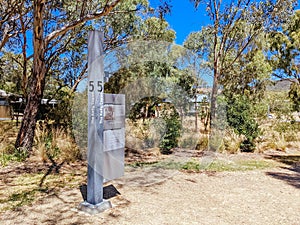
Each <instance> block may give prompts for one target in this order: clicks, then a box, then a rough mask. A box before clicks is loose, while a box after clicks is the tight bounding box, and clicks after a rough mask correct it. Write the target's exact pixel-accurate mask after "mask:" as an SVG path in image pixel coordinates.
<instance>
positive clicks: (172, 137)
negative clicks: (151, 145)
mask: <svg viewBox="0 0 300 225" xmlns="http://www.w3.org/2000/svg"><path fill="white" fill-rule="evenodd" d="M161 115H162V119H163V120H164V121H165V123H166V128H165V129H166V130H165V134H164V136H163V137H162V140H161V142H160V146H159V147H160V149H161V153H163V154H170V153H171V149H172V148H175V147H177V146H178V138H179V137H180V134H181V129H182V125H181V121H180V116H179V113H178V112H177V111H176V109H175V107H174V106H170V107H165V108H164V110H163V112H162V114H161Z"/></svg>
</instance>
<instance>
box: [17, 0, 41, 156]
mask: <svg viewBox="0 0 300 225" xmlns="http://www.w3.org/2000/svg"><path fill="white" fill-rule="evenodd" d="M33 4H34V21H33V28H34V36H33V48H34V53H33V72H32V82H31V89H30V93H29V96H28V98H27V104H26V108H25V111H24V115H23V120H22V124H21V128H20V130H19V133H18V136H17V140H16V143H15V147H16V148H25V149H26V150H27V151H31V150H32V145H33V139H34V131H35V127H36V120H37V115H38V110H39V107H40V104H41V99H42V96H43V91H44V87H45V74H46V65H45V43H44V40H43V10H44V0H35V1H34V3H33Z"/></svg>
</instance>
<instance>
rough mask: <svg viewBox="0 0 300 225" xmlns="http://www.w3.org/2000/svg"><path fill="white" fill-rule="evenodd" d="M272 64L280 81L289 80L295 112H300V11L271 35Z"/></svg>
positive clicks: (290, 94) (274, 73)
mask: <svg viewBox="0 0 300 225" xmlns="http://www.w3.org/2000/svg"><path fill="white" fill-rule="evenodd" d="M268 37H269V41H270V62H271V63H272V65H273V67H274V71H273V75H274V76H275V77H276V78H277V79H278V78H279V79H289V80H290V81H291V82H292V83H291V87H290V92H289V96H290V98H291V100H292V102H293V103H294V104H293V105H294V107H293V108H294V110H295V111H298V112H299V111H300V10H296V11H295V13H294V14H293V15H292V16H291V18H290V20H289V21H288V22H287V23H285V24H283V25H282V28H281V29H280V30H278V31H274V32H272V33H270V34H269V36H268Z"/></svg>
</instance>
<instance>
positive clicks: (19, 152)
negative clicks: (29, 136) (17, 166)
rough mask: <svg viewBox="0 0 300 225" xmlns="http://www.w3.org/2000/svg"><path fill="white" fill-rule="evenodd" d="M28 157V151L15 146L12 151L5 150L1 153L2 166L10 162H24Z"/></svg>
mask: <svg viewBox="0 0 300 225" xmlns="http://www.w3.org/2000/svg"><path fill="white" fill-rule="evenodd" d="M11 147H13V146H11ZM27 157H28V152H27V151H26V150H24V149H22V148H19V149H15V148H13V151H10V152H9V153H6V152H4V151H3V152H2V153H1V155H0V162H1V166H6V165H7V164H8V163H10V162H23V161H24V160H25V159H27Z"/></svg>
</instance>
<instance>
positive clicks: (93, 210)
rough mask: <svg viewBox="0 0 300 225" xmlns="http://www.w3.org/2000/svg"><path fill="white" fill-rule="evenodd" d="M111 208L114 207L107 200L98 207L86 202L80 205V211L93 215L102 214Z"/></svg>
mask: <svg viewBox="0 0 300 225" xmlns="http://www.w3.org/2000/svg"><path fill="white" fill-rule="evenodd" d="M111 207H112V205H111V202H110V201H106V200H103V201H102V202H100V203H99V204H96V205H92V204H90V203H88V202H87V201H84V202H82V203H80V205H79V206H78V209H79V210H81V211H83V212H86V213H89V214H92V215H93V214H97V213H101V212H103V211H105V210H107V209H110V208H111Z"/></svg>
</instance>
